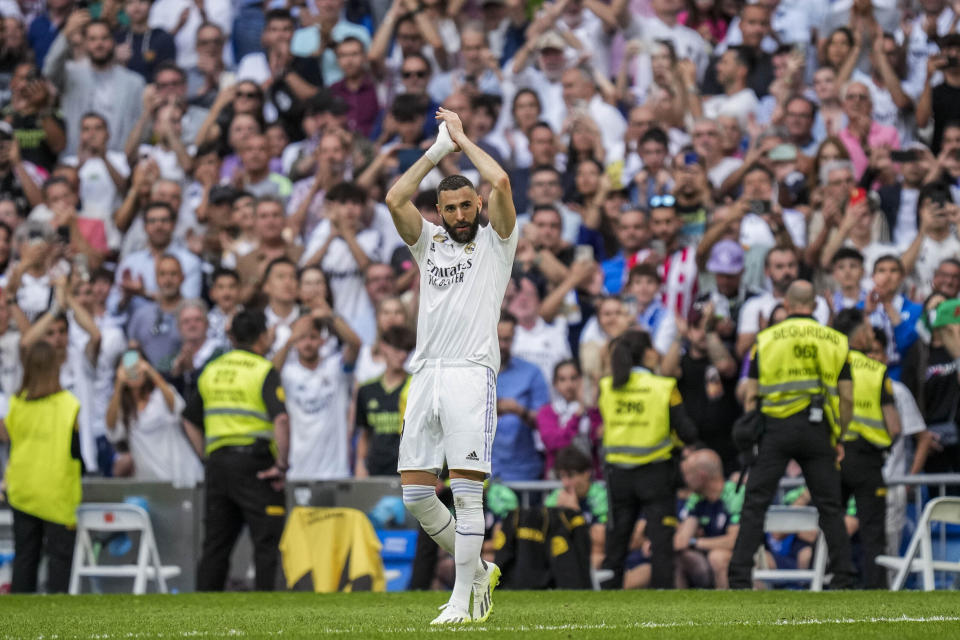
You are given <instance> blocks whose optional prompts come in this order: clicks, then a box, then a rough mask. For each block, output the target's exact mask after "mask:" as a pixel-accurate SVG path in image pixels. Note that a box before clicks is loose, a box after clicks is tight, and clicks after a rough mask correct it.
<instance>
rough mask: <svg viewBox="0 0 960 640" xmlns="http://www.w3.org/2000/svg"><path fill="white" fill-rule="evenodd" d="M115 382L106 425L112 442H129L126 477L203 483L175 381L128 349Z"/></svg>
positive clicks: (176, 483)
mask: <svg viewBox="0 0 960 640" xmlns="http://www.w3.org/2000/svg"><path fill="white" fill-rule="evenodd" d="M126 354H131V355H130V356H129V357H128V356H127V355H126ZM134 355H136V356H137V357H136V358H134ZM116 380H117V382H116V386H115V387H114V390H113V396H112V398H111V400H110V405H109V407H107V427H108V429H109V431H110V438H111V440H112V441H113V442H125V443H126V447H127V449H128V450H129V452H130V457H131V459H132V460H131V463H132V464H131V465H130V466H131V467H132V468H130V469H128V471H129V472H128V473H125V474H123V475H125V476H129V477H132V478H133V479H134V480H138V481H140V482H169V483H172V484H173V485H174V486H175V487H192V486H195V485H196V484H197V483H199V482H201V481H202V480H203V466H202V465H201V463H200V460H199V458H197V454H196V453H195V452H194V451H193V447H191V446H190V442H189V441H188V440H187V436H186V434H185V433H184V431H183V426H182V425H181V423H180V414H181V413H182V412H183V409H184V407H185V406H186V403H185V402H184V401H183V398H182V397H180V394H178V393H177V391H176V390H175V389H174V388H173V385H171V384H170V383H168V382H167V381H166V380H164V379H163V376H161V375H160V374H159V373H158V372H157V370H156V369H154V368H153V367H151V366H150V364H149V362H148V361H147V359H146V356H144V354H143V353H142V352H140V351H137V350H134V349H130V350H128V351H127V352H125V355H124V357H123V360H122V362H121V363H120V366H118V367H117V370H116Z"/></svg>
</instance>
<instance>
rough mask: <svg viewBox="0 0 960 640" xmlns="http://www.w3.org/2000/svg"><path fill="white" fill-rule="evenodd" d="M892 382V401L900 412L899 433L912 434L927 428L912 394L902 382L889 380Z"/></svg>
mask: <svg viewBox="0 0 960 640" xmlns="http://www.w3.org/2000/svg"><path fill="white" fill-rule="evenodd" d="M891 382H892V383H893V401H894V403H896V406H897V412H898V413H899V414H900V428H901V429H902V433H901V435H903V436H912V435H916V434H918V433H921V432H923V431H926V429H927V423H926V422H924V420H923V414H922V413H920V408H919V407H917V401H916V400H914V398H913V394H912V393H910V390H909V389H908V388H907V386H906V385H905V384H903V383H902V382H898V381H896V380H891Z"/></svg>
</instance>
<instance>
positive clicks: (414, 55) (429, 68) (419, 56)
mask: <svg viewBox="0 0 960 640" xmlns="http://www.w3.org/2000/svg"><path fill="white" fill-rule="evenodd" d="M410 58H416V59H418V60H420V61H421V62H422V63H423V64H425V65H427V73H433V67H432V66H431V65H430V61H429V60H427V56H425V55H423V54H422V53H420V52H419V51H414V52H413V53H409V54H407V55H405V56H403V61H404V62H406V61H407V60H409V59H410ZM402 66H403V65H402V64H401V67H402ZM401 95H403V94H401ZM397 97H398V98H399V97H400V96H397Z"/></svg>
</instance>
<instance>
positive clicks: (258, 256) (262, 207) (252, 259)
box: [237, 195, 303, 301]
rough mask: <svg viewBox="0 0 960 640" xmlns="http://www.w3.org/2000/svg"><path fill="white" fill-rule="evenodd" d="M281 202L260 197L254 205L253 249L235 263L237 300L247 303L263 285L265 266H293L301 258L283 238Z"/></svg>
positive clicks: (277, 199) (301, 253)
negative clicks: (279, 263) (287, 262)
mask: <svg viewBox="0 0 960 640" xmlns="http://www.w3.org/2000/svg"><path fill="white" fill-rule="evenodd" d="M283 211H284V209H283V201H282V200H281V199H280V198H278V197H277V196H274V195H264V196H260V197H258V198H257V199H256V201H255V204H254V213H253V216H254V221H253V232H254V236H255V238H256V242H257V244H256V248H255V249H253V251H250V252H249V253H247V254H246V255H245V256H243V257H242V258H240V259H238V260H237V275H238V276H239V277H240V286H241V298H240V299H241V300H243V301H249V300H251V299H252V298H253V297H254V295H255V294H256V292H257V287H258V286H259V285H260V284H261V283H262V282H263V281H264V274H265V269H266V268H267V265H269V264H271V263H272V262H273V261H274V260H276V259H277V258H287V259H289V260H291V261H293V262H296V261H297V260H299V259H300V256H302V255H303V248H302V247H299V246H297V245H294V244H292V243H289V242H287V241H286V240H285V239H284V237H283V230H284V223H285V222H286V218H285V217H284V213H283Z"/></svg>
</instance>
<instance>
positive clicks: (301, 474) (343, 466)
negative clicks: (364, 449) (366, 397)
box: [280, 353, 353, 480]
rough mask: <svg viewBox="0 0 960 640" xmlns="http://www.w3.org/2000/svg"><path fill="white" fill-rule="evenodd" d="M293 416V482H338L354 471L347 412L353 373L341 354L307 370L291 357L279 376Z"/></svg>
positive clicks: (287, 405) (291, 428) (291, 462)
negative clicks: (346, 366) (347, 367)
mask: <svg viewBox="0 0 960 640" xmlns="http://www.w3.org/2000/svg"><path fill="white" fill-rule="evenodd" d="M280 377H281V380H282V382H283V390H284V392H285V393H286V397H287V399H286V403H285V404H286V407H287V414H288V415H289V416H290V472H289V473H288V474H287V476H288V477H289V478H290V479H291V480H335V479H337V478H346V477H349V475H350V460H349V449H350V442H349V438H348V434H349V431H350V429H349V423H348V421H347V414H348V411H349V409H350V400H351V395H352V389H353V386H352V384H353V376H352V375H350V374H349V373H348V372H347V371H345V369H344V363H343V356H342V354H340V353H336V354H333V355H330V356H328V357H325V358H322V360H321V361H320V364H319V365H318V366H317V368H316V369H308V368H307V367H305V366H303V365H302V364H301V363H300V359H299V358H291V359H290V360H288V361H287V363H286V364H285V365H284V366H283V370H282V371H281V374H280Z"/></svg>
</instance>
